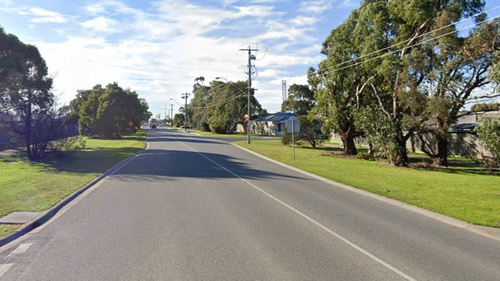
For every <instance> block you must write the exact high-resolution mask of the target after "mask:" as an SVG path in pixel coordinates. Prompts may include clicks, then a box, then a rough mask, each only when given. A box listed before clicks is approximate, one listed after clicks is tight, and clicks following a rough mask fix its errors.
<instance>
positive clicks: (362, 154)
mask: <svg viewBox="0 0 500 281" xmlns="http://www.w3.org/2000/svg"><path fill="white" fill-rule="evenodd" d="M356 158H357V159H361V160H374V158H373V156H372V155H370V153H366V152H358V154H356Z"/></svg>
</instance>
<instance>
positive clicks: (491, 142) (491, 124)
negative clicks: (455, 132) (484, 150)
mask: <svg viewBox="0 0 500 281" xmlns="http://www.w3.org/2000/svg"><path fill="white" fill-rule="evenodd" d="M475 131H476V133H477V135H478V137H479V139H480V140H481V141H483V142H484V144H485V145H486V146H487V147H488V148H489V149H491V151H492V152H493V154H494V158H493V159H491V160H490V161H492V162H496V163H497V165H498V164H500V118H487V117H486V118H482V119H481V120H480V122H479V126H477V127H476V128H475ZM490 165H491V164H490Z"/></svg>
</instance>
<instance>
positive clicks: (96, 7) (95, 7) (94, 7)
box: [85, 3, 106, 14]
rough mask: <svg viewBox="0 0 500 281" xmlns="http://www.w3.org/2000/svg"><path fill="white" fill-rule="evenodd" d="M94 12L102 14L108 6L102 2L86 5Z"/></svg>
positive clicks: (88, 9) (87, 8)
mask: <svg viewBox="0 0 500 281" xmlns="http://www.w3.org/2000/svg"><path fill="white" fill-rule="evenodd" d="M85 9H86V10H87V11H89V12H90V13H92V14H102V13H105V12H106V8H105V7H104V6H103V5H102V4H100V3H94V4H91V5H88V6H87V7H85Z"/></svg>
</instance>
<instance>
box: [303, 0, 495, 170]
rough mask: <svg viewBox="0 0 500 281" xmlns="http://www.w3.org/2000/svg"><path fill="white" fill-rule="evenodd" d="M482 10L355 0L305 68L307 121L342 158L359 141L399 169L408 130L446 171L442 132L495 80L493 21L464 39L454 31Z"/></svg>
mask: <svg viewBox="0 0 500 281" xmlns="http://www.w3.org/2000/svg"><path fill="white" fill-rule="evenodd" d="M483 7H484V2H482V1H476V0H464V1H437V0H428V1H427V0H426V1H421V0H394V1H385V0H375V1H372V0H365V1H363V2H362V5H361V6H360V7H359V8H358V9H355V10H353V11H352V12H351V14H350V15H349V18H348V19H347V20H346V21H345V22H344V23H343V24H341V25H339V26H338V27H337V28H335V29H334V30H332V32H331V34H330V35H329V36H328V38H327V39H326V40H325V42H324V43H323V49H322V50H321V53H322V54H324V55H325V56H326V59H325V60H323V61H322V62H321V63H320V64H319V67H318V70H317V71H315V70H314V69H312V68H310V69H309V70H308V82H309V84H310V86H311V88H312V89H313V90H314V92H315V98H316V100H317V105H316V107H315V108H314V109H313V110H312V111H311V113H310V114H309V115H310V116H312V117H315V118H318V119H320V120H321V123H322V125H323V128H324V131H325V132H330V131H333V132H335V133H336V134H337V135H339V136H340V138H341V139H342V142H343V144H344V149H345V152H346V153H351V154H352V153H355V152H356V148H355V147H353V146H354V144H353V143H354V142H353V139H354V138H355V137H357V136H360V135H364V136H365V137H368V138H370V139H371V141H372V142H373V144H374V145H375V146H376V148H377V149H378V150H380V151H381V152H382V153H383V154H384V155H385V157H387V158H388V159H390V161H391V162H393V163H394V164H396V165H407V164H408V157H407V152H406V148H405V146H406V140H407V139H408V137H409V136H410V134H411V133H413V132H416V133H417V135H419V137H420V138H421V140H422V142H423V143H424V145H423V146H422V147H421V149H422V151H424V152H425V153H426V154H428V155H429V156H430V157H431V158H433V160H435V163H437V164H439V165H446V163H447V160H446V157H447V153H448V151H447V147H448V145H447V141H448V140H447V139H448V129H449V128H450V126H451V125H452V124H454V123H456V122H457V119H458V116H459V112H460V111H461V110H462V109H463V106H464V104H465V103H466V102H467V101H468V100H469V99H470V97H471V95H472V94H473V93H474V90H475V89H478V88H481V87H483V86H485V85H487V84H488V83H490V82H492V81H493V82H494V81H496V82H500V75H498V73H500V71H498V69H500V68H499V67H498V63H499V61H500V55H499V54H500V53H499V47H500V36H498V35H499V34H500V32H499V26H500V20H499V19H495V20H493V21H491V22H490V23H485V24H481V25H479V26H478V27H477V28H476V29H475V30H474V31H473V32H471V33H470V34H469V35H465V36H463V34H461V33H457V32H454V31H455V30H456V27H455V26H454V24H455V23H457V22H458V21H459V20H460V19H462V18H463V17H465V16H468V15H472V14H476V13H478V12H479V11H481V10H482V9H483ZM481 17H482V16H481ZM481 17H478V18H477V19H479V18H481ZM440 35H443V36H440ZM488 73H490V74H489V75H490V76H488ZM490 97H491V96H490ZM364 108H370V109H373V110H364ZM366 114H368V115H366ZM370 116H376V118H370ZM357 118H364V120H360V121H358V120H357ZM424 135H431V136H433V138H424V137H423V136H424ZM427 139H433V140H435V143H432V142H428V141H427ZM349 146H351V147H349Z"/></svg>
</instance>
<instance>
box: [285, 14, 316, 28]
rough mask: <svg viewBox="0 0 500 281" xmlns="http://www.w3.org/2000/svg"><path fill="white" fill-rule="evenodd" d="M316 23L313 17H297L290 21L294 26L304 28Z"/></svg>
mask: <svg viewBox="0 0 500 281" xmlns="http://www.w3.org/2000/svg"><path fill="white" fill-rule="evenodd" d="M317 21H318V19H316V18H315V17H305V16H297V17H295V18H293V19H291V20H290V22H292V23H293V24H294V25H297V26H305V25H313V24H315V23H316V22H317Z"/></svg>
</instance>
